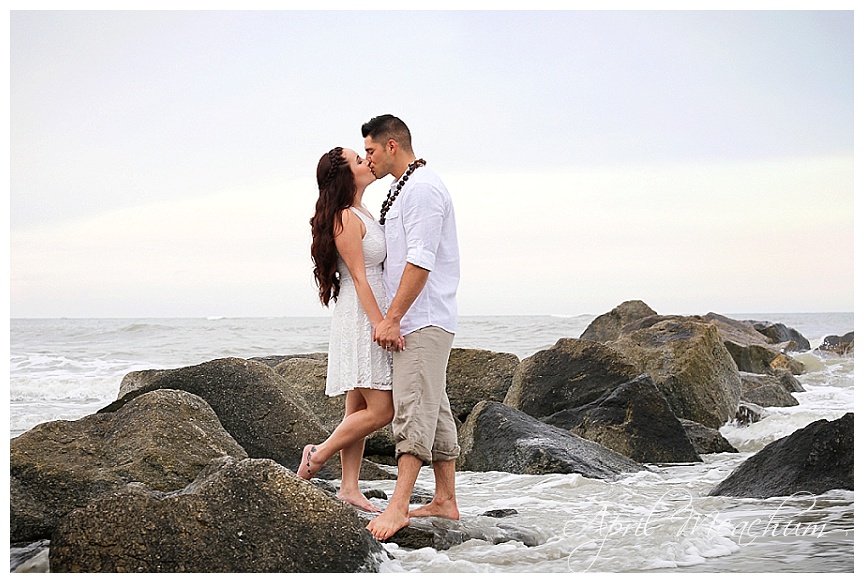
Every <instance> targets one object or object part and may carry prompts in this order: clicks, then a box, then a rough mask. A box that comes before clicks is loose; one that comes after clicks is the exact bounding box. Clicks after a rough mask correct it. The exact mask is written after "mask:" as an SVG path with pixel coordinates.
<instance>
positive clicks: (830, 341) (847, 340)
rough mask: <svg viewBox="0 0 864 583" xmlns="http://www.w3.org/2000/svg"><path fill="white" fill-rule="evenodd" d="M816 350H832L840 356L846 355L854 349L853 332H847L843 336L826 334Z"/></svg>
mask: <svg viewBox="0 0 864 583" xmlns="http://www.w3.org/2000/svg"><path fill="white" fill-rule="evenodd" d="M817 350H819V351H821V352H833V353H834V354H839V355H841V356H847V355H850V354H852V353H853V352H854V351H855V333H854V332H848V333H846V334H844V335H843V336H835V335H830V336H826V337H825V339H824V340H823V341H822V344H820V345H819V348H817Z"/></svg>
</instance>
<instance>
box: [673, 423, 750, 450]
mask: <svg viewBox="0 0 864 583" xmlns="http://www.w3.org/2000/svg"><path fill="white" fill-rule="evenodd" d="M681 425H682V426H683V427H684V431H686V432H687V437H688V438H689V439H690V443H692V444H693V448H694V449H695V450H696V453H698V454H700V455H701V454H707V453H738V450H737V449H735V448H734V447H733V446H732V444H731V443H729V441H728V440H727V439H726V438H725V437H723V434H721V433H720V432H719V431H718V430H716V429H712V428H711V427H705V426H704V425H702V424H701V423H696V422H695V421H690V420H689V419H681Z"/></svg>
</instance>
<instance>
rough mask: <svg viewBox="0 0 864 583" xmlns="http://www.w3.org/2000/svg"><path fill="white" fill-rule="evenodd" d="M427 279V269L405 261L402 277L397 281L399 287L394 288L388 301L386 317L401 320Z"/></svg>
mask: <svg viewBox="0 0 864 583" xmlns="http://www.w3.org/2000/svg"><path fill="white" fill-rule="evenodd" d="M428 279H429V272H428V271H427V270H425V269H423V268H422V267H417V266H416V265H414V264H413V263H406V264H405V271H403V272H402V279H401V280H400V281H399V289H398V290H396V296H395V297H394V298H393V301H392V302H390V308H388V310H387V316H386V317H387V318H389V319H391V320H395V321H396V322H401V321H402V317H403V316H404V315H405V314H406V313H407V312H408V309H409V308H410V307H411V305H412V304H413V303H414V300H416V299H417V297H418V296H419V295H420V293H421V292H422V291H423V288H424V287H425V285H426V281H427V280H428Z"/></svg>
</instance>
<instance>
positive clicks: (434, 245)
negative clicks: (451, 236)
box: [402, 183, 449, 271]
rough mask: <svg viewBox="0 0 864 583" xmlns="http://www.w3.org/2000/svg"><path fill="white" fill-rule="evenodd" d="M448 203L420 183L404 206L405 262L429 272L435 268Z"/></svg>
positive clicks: (430, 185) (434, 191) (439, 192)
mask: <svg viewBox="0 0 864 583" xmlns="http://www.w3.org/2000/svg"><path fill="white" fill-rule="evenodd" d="M448 203H449V200H447V199H446V198H445V196H444V195H443V193H442V192H441V191H440V190H438V189H436V188H435V187H434V186H433V185H432V184H429V183H421V184H418V185H417V186H416V188H414V189H413V191H412V192H411V196H409V197H406V199H405V201H404V203H403V205H402V216H403V224H404V226H405V240H406V246H407V255H406V261H407V262H408V263H411V264H413V265H416V266H417V267H420V268H423V269H425V270H426V271H432V270H433V269H434V268H435V259H436V257H437V253H438V248H439V246H440V244H441V232H442V226H443V224H444V216H445V215H446V214H447V211H448V210H449V209H448V206H449V205H448Z"/></svg>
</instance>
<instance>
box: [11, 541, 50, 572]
mask: <svg viewBox="0 0 864 583" xmlns="http://www.w3.org/2000/svg"><path fill="white" fill-rule="evenodd" d="M50 542H51V541H50V540H48V539H43V540H38V541H33V542H31V543H28V544H25V545H21V546H13V547H12V548H11V549H10V551H9V564H10V571H11V572H12V573H47V572H48V547H49V544H50Z"/></svg>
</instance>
